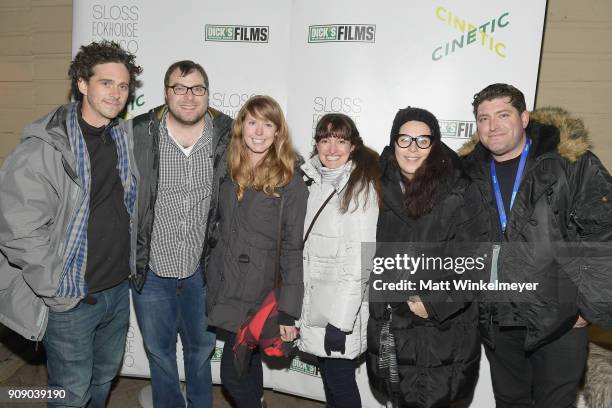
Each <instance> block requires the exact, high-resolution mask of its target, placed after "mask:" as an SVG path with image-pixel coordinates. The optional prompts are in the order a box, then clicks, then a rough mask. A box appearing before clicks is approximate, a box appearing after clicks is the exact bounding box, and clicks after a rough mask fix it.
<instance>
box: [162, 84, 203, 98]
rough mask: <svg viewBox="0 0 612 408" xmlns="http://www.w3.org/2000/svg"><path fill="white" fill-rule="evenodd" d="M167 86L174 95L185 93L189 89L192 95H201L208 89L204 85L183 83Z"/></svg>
mask: <svg viewBox="0 0 612 408" xmlns="http://www.w3.org/2000/svg"><path fill="white" fill-rule="evenodd" d="M167 88H170V89H172V91H173V92H174V94H175V95H187V92H188V91H191V93H192V94H193V96H202V95H204V94H205V93H206V91H208V88H206V87H205V86H204V85H195V86H185V85H168V86H167Z"/></svg>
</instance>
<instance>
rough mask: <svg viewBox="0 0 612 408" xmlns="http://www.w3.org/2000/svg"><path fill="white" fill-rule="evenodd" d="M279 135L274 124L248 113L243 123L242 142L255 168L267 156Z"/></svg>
mask: <svg viewBox="0 0 612 408" xmlns="http://www.w3.org/2000/svg"><path fill="white" fill-rule="evenodd" d="M277 133H278V129H277V127H276V125H275V124H274V122H272V121H271V120H269V119H265V118H262V117H259V116H253V115H251V114H250V113H248V112H247V114H246V116H245V118H244V121H243V122H242V140H243V141H244V144H245V145H246V147H247V153H248V155H249V158H250V160H251V164H252V165H253V166H255V165H256V164H257V163H259V161H260V160H261V159H262V158H263V157H264V156H265V155H266V153H267V152H268V150H269V149H270V146H272V143H274V138H275V137H276V134H277Z"/></svg>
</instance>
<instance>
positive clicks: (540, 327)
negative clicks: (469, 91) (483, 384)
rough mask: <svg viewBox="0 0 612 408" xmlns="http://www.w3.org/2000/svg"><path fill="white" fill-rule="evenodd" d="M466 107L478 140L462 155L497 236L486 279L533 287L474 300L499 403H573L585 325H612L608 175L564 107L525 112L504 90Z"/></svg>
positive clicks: (515, 93) (611, 185)
mask: <svg viewBox="0 0 612 408" xmlns="http://www.w3.org/2000/svg"><path fill="white" fill-rule="evenodd" d="M473 107H474V115H475V116H476V121H477V130H478V131H477V135H475V137H474V139H473V140H472V141H471V142H470V143H468V144H466V145H465V146H464V147H463V148H462V149H461V150H460V151H459V153H460V155H462V156H465V157H464V166H465V170H466V172H467V173H468V175H469V176H470V177H471V178H472V179H473V180H474V181H475V182H476V183H477V185H478V186H479V190H480V192H481V194H482V195H483V198H484V200H485V202H487V203H488V206H487V207H488V212H489V214H490V217H489V219H490V228H491V231H492V235H493V236H494V237H497V239H494V241H496V243H497V244H496V245H495V246H494V248H495V249H494V251H493V257H492V264H493V266H492V268H491V276H490V282H494V281H495V280H497V281H499V282H516V283H518V282H534V283H537V284H538V286H537V290H535V291H531V292H524V293H513V292H496V293H495V294H494V295H492V293H493V292H487V296H483V301H482V302H481V304H480V327H481V333H482V336H483V341H484V342H485V351H486V353H487V358H488V360H489V362H490V365H491V376H492V381H493V390H494V393H495V400H496V404H497V405H496V406H497V407H533V406H536V407H547V408H548V407H569V406H573V402H574V400H575V398H576V393H577V390H578V386H579V383H580V380H581V378H582V374H583V371H584V367H585V361H586V354H587V333H586V329H585V326H586V325H587V324H588V323H589V322H591V323H597V324H601V325H603V326H605V327H608V328H609V327H612V313H611V307H610V305H611V304H610V303H609V302H610V299H612V278H611V277H612V275H611V274H610V267H611V266H610V265H612V263H611V260H612V255H611V254H612V251H610V241H612V204H611V200H612V177H610V175H609V173H608V171H607V170H606V169H605V168H604V167H603V165H602V164H601V162H600V161H599V159H598V158H597V157H596V156H595V155H594V154H593V153H591V152H590V150H589V148H590V144H589V142H588V139H587V132H586V131H585V129H584V126H583V124H582V121H581V120H577V119H573V118H571V117H569V115H568V114H567V112H565V111H563V110H561V109H545V110H541V111H536V112H533V113H532V114H531V115H530V114H529V112H527V110H526V106H525V99H524V96H523V93H522V92H521V91H520V90H518V89H516V88H515V87H513V86H511V85H507V84H493V85H490V86H488V87H486V88H485V89H483V90H482V91H480V92H479V93H478V94H476V95H475V97H474V101H473ZM606 248H607V249H606Z"/></svg>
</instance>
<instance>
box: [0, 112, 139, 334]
mask: <svg viewBox="0 0 612 408" xmlns="http://www.w3.org/2000/svg"><path fill="white" fill-rule="evenodd" d="M69 106H70V105H64V106H61V107H59V108H58V109H56V110H54V111H53V112H51V113H49V114H47V115H46V116H45V117H43V118H42V119H39V120H37V121H35V122H34V123H32V124H31V125H29V126H27V127H26V128H25V129H24V131H23V135H22V139H21V143H20V144H19V145H18V146H17V147H16V148H15V150H14V151H13V152H12V153H11V154H10V155H9V156H8V157H7V158H6V160H5V161H4V163H3V164H2V168H0V323H2V324H4V325H6V326H7V327H9V328H10V329H12V330H14V331H16V332H17V333H19V334H21V335H22V336H24V337H25V338H26V339H29V340H36V341H38V340H41V339H42V337H43V335H44V333H45V329H46V326H47V316H48V309H49V308H51V309H53V310H54V311H58V312H61V311H65V310H69V309H71V308H73V307H74V306H76V305H77V304H78V303H79V301H80V300H81V298H82V297H70V298H67V297H66V298H62V297H57V296H56V295H55V294H56V291H57V288H58V285H59V281H60V274H61V272H62V269H63V265H64V249H65V248H64V243H65V234H66V229H67V226H68V223H69V222H70V220H71V218H72V214H73V212H74V211H75V209H76V206H77V203H78V198H79V197H80V196H81V195H82V189H81V186H80V183H81V182H80V180H79V178H78V176H77V172H76V170H75V168H76V159H75V157H74V154H73V153H72V151H71V149H70V142H69V141H68V134H67V124H66V118H67V112H68V109H69ZM118 126H121V127H123V129H124V131H126V132H127V135H128V143H129V148H130V156H129V160H130V163H133V162H134V161H133V160H134V158H133V151H132V149H133V146H132V144H131V140H132V138H131V130H130V128H128V127H127V126H125V122H123V121H122V120H119V124H118ZM130 170H131V172H132V175H133V176H134V177H136V179H138V175H137V172H136V170H135V168H134V166H131V165H130ZM135 213H137V212H136V211H135ZM135 216H137V215H135ZM135 232H136V229H135V228H133V229H132V235H131V246H132V248H131V259H130V267H131V276H134V274H135V270H136V268H135V252H136V234H135ZM83 271H84V267H83Z"/></svg>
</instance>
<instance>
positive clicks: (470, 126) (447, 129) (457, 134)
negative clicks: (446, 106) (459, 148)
mask: <svg viewBox="0 0 612 408" xmlns="http://www.w3.org/2000/svg"><path fill="white" fill-rule="evenodd" d="M439 123H440V133H441V134H442V137H450V138H454V139H469V138H470V137H471V136H472V135H473V134H474V133H475V132H476V122H470V121H461V120H440V121H439Z"/></svg>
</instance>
